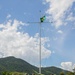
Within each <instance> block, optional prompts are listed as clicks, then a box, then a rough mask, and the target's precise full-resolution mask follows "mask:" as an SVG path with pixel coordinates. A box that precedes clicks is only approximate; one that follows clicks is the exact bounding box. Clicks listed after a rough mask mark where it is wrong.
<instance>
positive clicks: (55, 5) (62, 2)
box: [45, 0, 75, 28]
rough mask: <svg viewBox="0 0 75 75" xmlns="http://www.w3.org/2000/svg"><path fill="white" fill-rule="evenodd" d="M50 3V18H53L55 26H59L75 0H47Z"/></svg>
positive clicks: (48, 12)
mask: <svg viewBox="0 0 75 75" xmlns="http://www.w3.org/2000/svg"><path fill="white" fill-rule="evenodd" d="M45 2H46V3H49V8H48V10H47V11H46V13H47V14H49V16H48V17H49V19H50V20H51V18H52V20H53V22H54V23H55V24H54V25H55V27H56V28H58V27H59V26H61V25H62V24H63V19H64V16H65V13H66V11H67V10H69V8H70V7H71V6H72V4H73V2H75V0H45Z"/></svg>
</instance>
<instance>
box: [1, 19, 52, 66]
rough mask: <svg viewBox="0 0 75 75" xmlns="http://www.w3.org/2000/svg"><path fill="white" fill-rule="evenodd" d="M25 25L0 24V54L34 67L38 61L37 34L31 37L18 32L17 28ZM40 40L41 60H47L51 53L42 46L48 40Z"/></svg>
mask: <svg viewBox="0 0 75 75" xmlns="http://www.w3.org/2000/svg"><path fill="white" fill-rule="evenodd" d="M21 25H25V23H23V22H21V21H18V20H14V21H12V20H9V21H8V22H7V23H6V24H0V53H1V54H2V53H3V54H4V57H6V56H15V57H19V58H22V59H24V60H26V61H28V62H29V63H31V64H34V65H36V64H37V63H38V59H39V37H38V34H35V36H33V37H31V36H29V34H28V33H22V32H20V31H18V27H20V26H21ZM41 39H42V45H41V47H42V52H41V53H42V59H44V58H48V57H49V56H50V54H51V51H50V50H48V49H46V47H45V46H44V45H45V43H46V42H47V41H49V40H48V38H46V37H45V38H41Z"/></svg>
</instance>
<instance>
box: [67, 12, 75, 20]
mask: <svg viewBox="0 0 75 75" xmlns="http://www.w3.org/2000/svg"><path fill="white" fill-rule="evenodd" d="M67 20H68V21H75V16H74V15H73V13H72V12H71V13H70V14H69V15H68V17H67Z"/></svg>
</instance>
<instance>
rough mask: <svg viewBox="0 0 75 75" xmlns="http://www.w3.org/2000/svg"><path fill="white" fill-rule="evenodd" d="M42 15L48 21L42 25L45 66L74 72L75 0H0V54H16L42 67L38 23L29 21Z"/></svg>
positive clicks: (0, 55)
mask: <svg viewBox="0 0 75 75" xmlns="http://www.w3.org/2000/svg"><path fill="white" fill-rule="evenodd" d="M40 10H41V12H40ZM43 15H45V16H46V20H45V21H44V22H49V23H44V22H43V23H42V24H41V30H42V34H41V35H42V37H41V40H42V45H41V47H42V66H57V67H61V68H63V69H66V70H71V71H72V69H73V68H74V66H75V60H74V55H75V0H66V1H65V0H6V1H5V0H0V57H7V56H15V57H17V58H22V59H24V60H26V61H27V62H29V63H31V64H32V65H36V66H39V23H28V22H39V21H40V17H42V16H43ZM51 22H52V23H51Z"/></svg>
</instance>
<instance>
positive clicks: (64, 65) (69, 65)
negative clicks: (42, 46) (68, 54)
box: [61, 62, 75, 71]
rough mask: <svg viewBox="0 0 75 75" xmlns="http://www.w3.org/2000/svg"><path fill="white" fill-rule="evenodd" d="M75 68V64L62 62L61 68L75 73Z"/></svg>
mask: <svg viewBox="0 0 75 75" xmlns="http://www.w3.org/2000/svg"><path fill="white" fill-rule="evenodd" d="M74 67H75V64H73V63H72V62H62V63H61V68H62V69H65V70H68V71H73V69H74Z"/></svg>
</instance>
